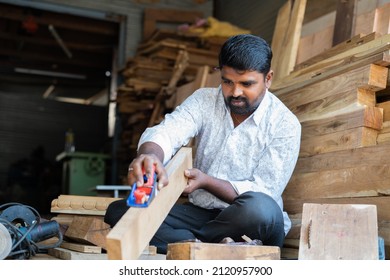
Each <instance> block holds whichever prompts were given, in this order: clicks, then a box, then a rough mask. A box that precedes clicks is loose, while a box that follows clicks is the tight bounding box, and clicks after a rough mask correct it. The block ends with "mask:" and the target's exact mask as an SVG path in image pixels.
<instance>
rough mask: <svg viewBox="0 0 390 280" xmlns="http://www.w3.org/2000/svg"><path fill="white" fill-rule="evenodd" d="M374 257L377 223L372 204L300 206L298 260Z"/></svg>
mask: <svg viewBox="0 0 390 280" xmlns="http://www.w3.org/2000/svg"><path fill="white" fill-rule="evenodd" d="M378 258H379V254H378V223H377V213H376V207H375V206H374V205H353V204H341V205H338V204H311V203H307V204H304V206H303V214H302V227H301V236H300V242H299V255H298V259H300V260H377V259H378Z"/></svg>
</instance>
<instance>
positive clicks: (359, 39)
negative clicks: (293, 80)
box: [294, 29, 380, 71]
mask: <svg viewBox="0 0 390 280" xmlns="http://www.w3.org/2000/svg"><path fill="white" fill-rule="evenodd" d="M326 30H327V29H326ZM332 30H333V29H332ZM317 34H318V33H314V34H313V35H311V36H313V37H316V36H320V35H323V34H322V33H319V34H320V35H317ZM379 37H380V35H379V34H378V33H376V32H372V33H370V34H368V35H365V36H363V34H358V35H355V36H354V37H352V38H351V39H350V40H346V41H344V42H342V43H340V44H338V45H336V46H333V47H332V48H327V49H326V50H325V51H322V52H319V53H318V54H317V55H316V56H311V58H310V59H306V60H303V59H301V60H300V61H301V63H299V64H297V65H295V67H294V71H299V70H300V69H303V68H306V67H308V66H310V65H313V64H316V63H319V62H321V61H322V60H324V59H328V58H330V57H332V56H334V55H336V54H339V53H342V52H345V51H348V50H350V49H352V48H355V47H357V46H359V45H361V44H365V43H367V42H370V41H372V40H375V39H377V38H379ZM310 38H311V37H310ZM301 40H305V39H304V38H302V39H301ZM308 40H309V38H308ZM316 41H317V40H315V39H313V40H310V43H309V42H308V44H307V49H310V48H315V46H313V43H312V42H316ZM319 45H321V46H322V47H323V46H324V42H321V43H319ZM305 51H310V50H306V49H305V50H302V52H305Z"/></svg>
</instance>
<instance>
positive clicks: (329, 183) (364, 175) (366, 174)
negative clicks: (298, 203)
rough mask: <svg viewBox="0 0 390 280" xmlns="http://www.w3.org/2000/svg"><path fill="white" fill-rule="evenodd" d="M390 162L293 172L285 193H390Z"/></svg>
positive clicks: (293, 196) (319, 195) (296, 195)
mask: <svg viewBox="0 0 390 280" xmlns="http://www.w3.org/2000/svg"><path fill="white" fill-rule="evenodd" d="M389 180H390V164H380V163H377V164H373V165H367V166H357V167H349V168H340V169H335V170H324V171H318V172H310V173H294V174H293V176H292V178H291V180H290V181H289V183H288V185H287V187H286V189H285V191H284V193H283V197H286V198H288V199H305V200H306V199H314V198H341V197H344V198H346V197H371V196H381V195H390V185H389Z"/></svg>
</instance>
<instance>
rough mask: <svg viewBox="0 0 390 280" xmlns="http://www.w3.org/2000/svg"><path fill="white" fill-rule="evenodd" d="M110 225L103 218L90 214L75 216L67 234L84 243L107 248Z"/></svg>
mask: <svg viewBox="0 0 390 280" xmlns="http://www.w3.org/2000/svg"><path fill="white" fill-rule="evenodd" d="M109 231H110V226H109V225H108V224H106V223H105V222H104V221H103V219H102V218H101V219H98V218H95V217H88V216H75V217H74V218H73V221H72V223H71V224H70V226H69V228H68V229H67V231H66V232H65V236H66V237H68V238H70V239H72V240H76V241H78V242H81V243H84V244H94V245H96V246H99V247H102V248H104V249H105V248H106V235H107V234H108V232H109Z"/></svg>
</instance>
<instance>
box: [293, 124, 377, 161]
mask: <svg viewBox="0 0 390 280" xmlns="http://www.w3.org/2000/svg"><path fill="white" fill-rule="evenodd" d="M377 136H378V130H375V129H372V128H367V127H357V128H352V129H348V130H344V131H337V132H333V133H329V134H324V135H318V136H312V137H302V141H301V149H300V151H299V156H300V157H309V156H313V155H318V154H322V153H329V152H334V151H341V150H348V149H355V148H360V147H367V146H374V145H376V143H377V142H376V141H377Z"/></svg>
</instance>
